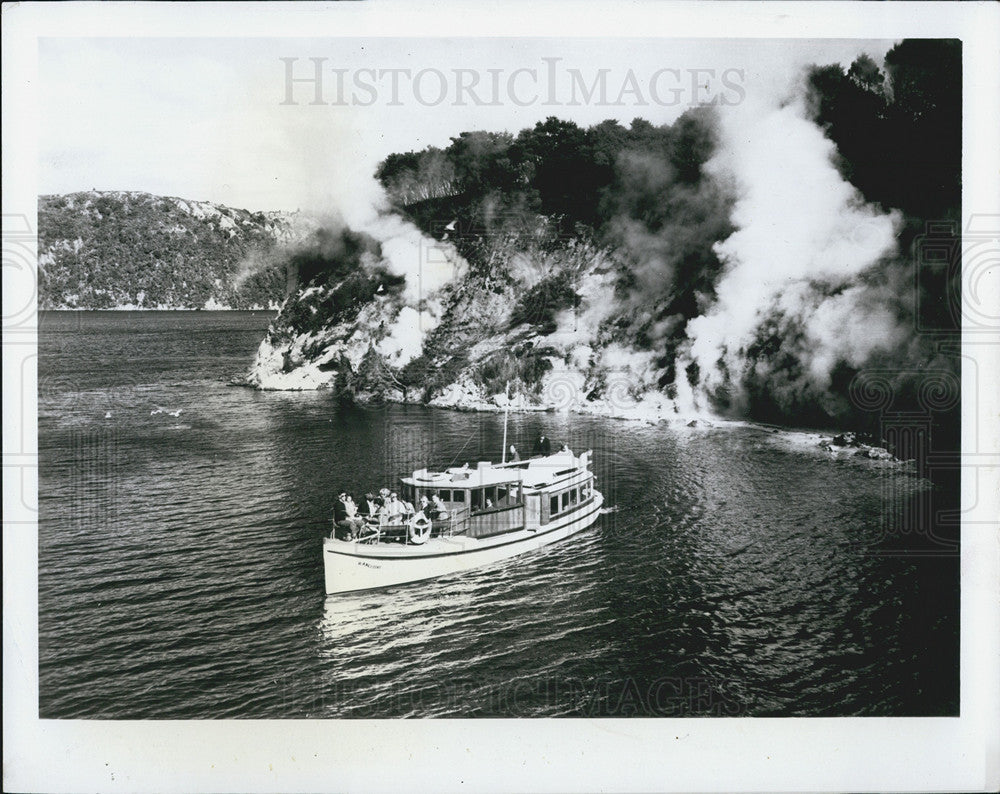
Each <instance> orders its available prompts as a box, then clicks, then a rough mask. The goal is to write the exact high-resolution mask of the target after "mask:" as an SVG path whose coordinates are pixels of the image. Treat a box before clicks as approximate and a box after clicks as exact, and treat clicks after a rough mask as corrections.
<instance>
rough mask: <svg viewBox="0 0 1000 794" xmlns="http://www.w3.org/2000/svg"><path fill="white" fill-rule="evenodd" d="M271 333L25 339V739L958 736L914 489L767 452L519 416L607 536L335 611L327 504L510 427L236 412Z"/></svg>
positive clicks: (100, 325)
mask: <svg viewBox="0 0 1000 794" xmlns="http://www.w3.org/2000/svg"><path fill="white" fill-rule="evenodd" d="M268 318H269V315H267V314H265V313H256V314H255V313H224V312H219V313H216V312H196V313H117V312H115V313H112V312H109V313H80V314H76V313H47V314H44V315H43V317H42V321H41V343H40V366H39V447H40V453H41V472H40V486H39V489H40V506H41V516H42V518H41V525H40V527H39V633H40V637H39V639H40V649H39V650H40V662H39V668H40V670H39V673H40V714H41V716H42V717H49V718H53V717H65V718H70V717H77V718H236V717H270V718H276V717H336V716H359V717H383V716H386V717H388V716H428V715H433V716H438V715H441V716H444V715H451V716H479V715H482V716H555V715H573V716H611V715H623V716H644V715H648V716H657V715H659V716H685V715H719V716H736V715H758V716H763V715H788V716H793V715H797V716H800V715H930V714H938V715H944V714H955V713H957V708H958V705H957V704H958V565H957V558H956V556H955V554H954V549H953V548H949V547H946V546H945V545H942V544H941V543H940V542H937V541H935V539H934V538H929V537H927V532H920V531H909V530H908V529H907V527H908V526H909V525H908V524H907V519H906V516H909V515H911V514H912V513H913V511H914V510H915V509H917V507H919V506H920V505H923V506H924V507H923V508H922V509H926V505H927V504H928V499H929V497H930V496H931V495H933V493H934V490H935V489H934V487H933V486H932V485H931V484H930V483H928V482H927V481H926V480H922V479H920V478H918V477H917V476H915V474H913V473H909V472H907V471H905V470H901V469H899V468H898V467H893V468H879V467H878V466H877V465H876V464H874V463H871V462H868V461H860V460H857V459H846V460H842V461H832V460H830V459H829V456H828V455H827V454H826V453H823V452H821V451H819V450H816V449H815V448H814V447H812V446H811V445H810V444H808V443H806V441H805V440H803V439H804V437H802V436H797V435H796V434H787V433H775V432H772V431H771V430H770V429H768V428H762V427H753V426H725V427H717V428H696V429H688V428H686V427H682V428H680V429H671V428H666V427H651V426H645V425H636V424H630V423H623V422H616V421H612V420H602V419H593V418H583V417H574V416H560V415H555V414H539V415H519V416H513V417H511V440H512V441H513V443H516V444H518V445H519V446H522V448H523V447H526V446H528V444H530V441H531V439H533V438H534V437H535V436H536V435H537V434H538V432H539V431H540V430H542V429H544V430H545V432H546V433H548V434H549V435H551V436H552V437H553V438H554V439H556V440H557V441H558V442H561V441H567V442H569V443H570V444H571V446H572V447H573V448H574V449H583V448H586V447H592V448H593V449H594V451H595V457H596V466H595V468H596V471H597V473H598V477H599V487H600V488H601V489H602V490H603V491H604V492H605V496H606V502H607V504H609V505H615V506H617V512H614V513H610V514H608V515H605V516H604V517H602V519H601V520H600V521H599V522H598V523H597V524H596V525H595V526H594V527H592V528H591V529H589V530H587V531H585V532H584V533H582V534H580V535H578V536H576V538H575V539H573V540H570V541H567V542H564V543H561V544H557V545H554V546H551V547H549V548H547V549H544V550H542V551H541V552H538V553H535V554H531V555H528V556H525V557H521V558H518V559H515V560H511V561H508V562H506V563H503V564H501V565H498V566H495V567H491V568H486V569H481V570H478V571H474V572H469V573H466V574H463V575H460V576H456V577H452V578H449V579H445V580H439V581H435V582H430V583H420V584H415V585H409V586H405V587H398V588H394V589H392V590H386V591H381V592H375V593H366V594H363V595H354V596H352V595H348V596H334V597H331V598H326V597H325V596H324V593H323V584H322V560H321V546H320V538H321V535H322V532H323V530H324V529H325V528H326V527H327V525H328V515H329V511H330V508H331V498H332V495H333V494H334V493H335V491H336V489H338V488H347V489H349V490H355V491H358V492H361V491H364V490H366V489H367V488H369V487H370V486H372V485H376V484H382V483H388V482H389V481H390V478H391V477H393V476H395V475H396V474H398V473H401V472H404V471H406V470H407V469H410V468H416V467H417V466H418V465H423V464H425V463H428V462H430V463H443V464H446V463H449V462H451V461H453V460H457V461H464V460H475V459H477V458H478V457H480V456H484V457H495V456H496V451H497V450H499V448H500V443H501V434H502V419H501V418H500V417H496V416H493V415H480V414H467V413H457V412H450V411H441V410H433V409H426V408H422V407H414V406H408V407H403V406H390V407H387V408H383V409H379V410H362V409H356V408H355V409H344V408H341V409H338V408H337V406H336V405H335V403H334V402H333V400H332V398H331V396H330V395H329V394H326V393H259V392H253V391H250V390H246V389H240V388H231V387H227V386H226V382H227V380H228V379H229V378H230V377H232V376H233V375H236V374H239V373H240V372H242V371H243V370H244V369H245V368H246V366H247V365H248V363H249V361H250V360H251V358H252V355H253V352H254V350H255V349H256V346H257V344H258V342H259V340H260V339H261V336H262V332H263V329H264V328H265V327H266V324H267V321H268ZM156 407H162V408H164V409H166V410H167V411H176V410H177V409H182V413H181V414H180V415H179V416H178V417H172V416H170V415H169V414H168V413H166V412H164V413H160V414H154V415H151V411H153V410H154V409H155V408H156ZM108 411H110V413H111V417H110V418H107V419H106V418H105V413H106V412H108ZM900 516H902V517H903V518H902V519H900Z"/></svg>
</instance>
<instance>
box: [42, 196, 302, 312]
mask: <svg viewBox="0 0 1000 794" xmlns="http://www.w3.org/2000/svg"><path fill="white" fill-rule="evenodd" d="M315 225H316V224H315V221H312V220H310V219H309V218H307V217H305V216H303V215H300V214H298V213H294V214H290V213H280V212H266V213H265V212H249V211H247V210H241V209H233V208H231V207H225V206H222V205H218V204H212V203H210V202H205V201H188V200H185V199H179V198H171V197H163V196H154V195H150V194H148V193H137V192H123V191H87V192H81V193H70V194H67V195H62V196H40V197H39V201H38V263H39V277H38V282H39V283H38V289H39V307H40V308H42V309H109V308H137V309H145V308H148V309H196V308H208V309H211V308H234V309H251V308H277V306H278V305H279V304H280V303H281V301H282V300H283V298H284V296H285V289H286V278H285V273H284V271H283V270H282V268H281V261H280V257H278V256H276V252H277V251H278V250H279V249H280V248H281V247H282V246H284V245H288V244H290V243H293V242H294V241H296V240H298V239H300V238H301V237H303V236H304V235H305V234H307V233H308V231H309V230H310V229H311V228H315Z"/></svg>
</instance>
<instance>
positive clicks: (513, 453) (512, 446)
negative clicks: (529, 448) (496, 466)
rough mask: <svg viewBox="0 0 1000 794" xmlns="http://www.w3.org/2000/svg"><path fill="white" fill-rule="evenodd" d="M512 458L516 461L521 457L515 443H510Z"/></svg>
mask: <svg viewBox="0 0 1000 794" xmlns="http://www.w3.org/2000/svg"><path fill="white" fill-rule="evenodd" d="M510 459H511V460H512V461H514V462H515V463H516V462H517V461H519V460H520V459H521V456H520V455H518V454H517V447H515V446H514V445H513V444H511V445H510Z"/></svg>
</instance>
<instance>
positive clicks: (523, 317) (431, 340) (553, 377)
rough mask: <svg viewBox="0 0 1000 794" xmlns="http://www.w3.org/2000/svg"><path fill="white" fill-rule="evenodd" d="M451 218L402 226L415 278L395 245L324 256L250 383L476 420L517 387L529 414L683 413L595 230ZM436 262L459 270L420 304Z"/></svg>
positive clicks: (342, 249)
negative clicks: (572, 231)
mask: <svg viewBox="0 0 1000 794" xmlns="http://www.w3.org/2000/svg"><path fill="white" fill-rule="evenodd" d="M417 209H419V208H417ZM437 209H438V211H440V210H441V209H442V207H441V206H438V208H437ZM447 209H448V210H450V211H454V212H456V214H457V215H458V216H459V217H456V218H454V219H453V222H452V223H442V224H437V225H436V224H434V223H428V222H426V219H422V218H421V217H420V213H419V211H417V212H413V213H410V218H409V221H412V222H413V224H417V223H419V224H420V226H421V228H422V231H417V229H416V227H415V225H411V223H410V222H405V223H404V222H402V221H400V220H399V219H398V217H397V218H396V219H395V220H394V221H393V222H392V224H397V225H398V224H402V225H404V226H405V227H406V228H407V229H408V230H409V232H410V233H411V234H415V235H418V236H419V239H420V245H419V246H417V247H416V248H417V249H419V250H414V249H413V248H411V250H410V253H411V255H412V256H413V257H414V258H413V259H412V260H411V261H410V263H409V264H410V270H411V272H410V273H409V278H407V275H406V274H405V273H404V272H403V271H404V270H405V269H406V267H407V264H406V263H403V264H400V263H398V262H397V263H391V262H389V261H388V259H387V255H386V250H387V249H389V248H391V247H392V246H393V244H394V240H393V239H392V238H390V239H388V240H386V239H383V240H381V241H379V240H376V239H374V238H370V239H368V240H366V241H365V244H364V245H362V246H360V249H358V248H355V249H352V250H346V249H348V248H350V246H346V245H344V244H343V242H339V243H338V244H337V245H336V246H334V247H335V248H337V254H338V255H339V258H330V259H327V260H323V257H322V256H320V257H318V258H319V259H320V260H323V261H322V264H321V265H320V266H319V267H318V268H317V269H316V270H315V272H314V271H313V270H310V271H308V272H304V271H303V268H302V267H301V266H300V267H299V268H298V271H299V286H298V287H297V289H296V290H295V291H294V292H293V293H292V294H291V295H290V296H289V299H288V301H287V302H286V303H285V304H284V306H283V308H282V310H281V312H280V313H279V315H278V316H277V317H276V318H275V320H274V321H273V323H272V325H271V328H270V330H269V332H268V334H267V337H266V338H265V339H264V340H263V342H262V343H261V346H260V349H259V350H258V353H257V358H256V361H255V362H254V365H253V367H252V368H251V371H250V373H249V375H248V378H247V382H248V383H249V384H250V385H252V386H255V387H257V388H262V389H326V388H329V389H334V390H336V391H337V393H338V395H339V396H341V397H344V398H347V399H351V400H357V401H365V402H367V401H378V400H390V401H405V402H422V403H427V404H430V405H436V406H442V407H455V408H464V409H469V410H499V409H500V408H502V407H503V406H504V405H505V404H506V400H507V398H506V396H505V390H506V388H507V386H508V384H509V389H510V392H509V393H510V399H511V401H512V405H513V406H514V407H517V408H518V409H520V410H526V409H527V410H531V409H537V410H545V409H552V408H556V409H567V410H577V411H584V412H594V413H600V414H605V415H620V416H641V417H643V418H650V419H663V418H669V417H672V416H674V414H675V409H674V404H673V401H672V399H671V398H670V396H669V395H668V394H667V393H665V392H663V391H661V390H660V389H659V387H658V380H659V378H661V377H662V375H663V369H662V368H661V367H658V366H657V363H656V356H655V355H654V354H653V353H652V352H651V351H648V350H647V351H643V350H640V349H637V348H636V346H635V344H634V340H633V339H631V338H628V335H627V333H626V332H625V331H624V330H623V328H624V326H625V325H626V323H624V322H623V320H625V319H626V318H625V317H624V316H623V314H624V312H626V311H629V309H628V306H627V304H623V303H622V302H621V301H620V300H617V299H616V298H615V289H616V284H617V283H618V281H619V280H620V278H621V276H622V268H623V265H622V264H621V263H619V262H617V261H616V260H615V259H614V257H613V254H612V253H611V252H610V251H609V250H607V249H604V248H601V247H600V246H598V245H597V244H595V243H594V242H592V241H591V240H590V239H589V238H588V237H587V235H585V234H584V235H581V236H575V237H567V236H565V235H564V234H560V233H559V232H558V229H557V228H556V226H555V224H554V223H553V222H552V221H550V220H549V219H547V218H546V217H545V216H541V215H536V216H533V217H532V218H531V220H530V223H529V225H528V226H527V227H526V226H525V224H524V219H523V218H522V219H520V223H519V225H518V227H517V228H516V229H511V228H502V227H501V228H495V229H491V230H484V229H478V230H477V229H474V228H470V229H469V230H468V231H465V232H463V231H462V226H463V220H462V218H461V214H462V208H461V207H460V206H449V207H447ZM392 224H391V225H392ZM435 226H437V229H435ZM447 227H450V229H449V230H447V231H441V228H447ZM339 234H341V235H351V234H353V233H351V232H346V231H341V232H339ZM316 247H317V245H316V243H314V244H313V246H312V248H311V249H310V248H309V246H308V245H307V246H306V248H305V249H300V251H299V254H298V255H297V256H298V258H299V259H300V260H302V261H308V262H315V261H316V259H317V256H316V255H315V249H316ZM319 247H322V245H320V246H319ZM327 247H328V248H329V246H327ZM331 253H332V252H331ZM463 255H464V256H463ZM436 260H440V261H448V262H449V263H450V264H449V267H448V269H449V271H450V273H451V275H452V277H451V278H447V279H444V280H442V282H441V283H440V285H439V286H438V287H437V288H434V289H429V290H426V291H425V292H424V293H422V294H418V295H412V294H410V295H408V294H407V291H408V290H407V285H411V286H412V284H413V282H414V281H416V282H418V283H419V282H421V281H423V283H425V284H426V282H427V279H426V278H424V279H423V280H421V279H420V278H419V277H420V276H426V270H427V267H428V262H429V261H436ZM293 269H295V268H293ZM394 274H398V275H394ZM414 275H416V276H417V278H414Z"/></svg>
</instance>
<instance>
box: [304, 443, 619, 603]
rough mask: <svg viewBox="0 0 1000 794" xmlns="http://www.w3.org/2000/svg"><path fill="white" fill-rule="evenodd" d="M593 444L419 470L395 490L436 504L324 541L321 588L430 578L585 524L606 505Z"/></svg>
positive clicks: (408, 497) (520, 550)
mask: <svg viewBox="0 0 1000 794" xmlns="http://www.w3.org/2000/svg"><path fill="white" fill-rule="evenodd" d="M591 454H592V452H590V451H588V452H584V453H582V454H581V455H578V456H577V455H574V454H573V453H572V452H571V451H569V450H563V451H562V452H557V453H555V454H552V455H544V456H539V457H534V458H528V459H526V460H519V461H511V462H509V463H498V464H494V463H490V462H489V461H482V462H480V463H478V464H477V465H476V467H475V468H472V467H470V466H468V465H466V466H463V467H461V468H448V469H445V470H444V471H428V470H427V469H420V470H418V471H415V472H413V474H412V475H411V476H409V477H403V478H402V479H401V489H400V495H401V496H402V499H403V501H404V502H409V503H410V504H412V505H414V506H416V505H419V504H420V503H421V497H426V498H427V499H428V500H432V499H433V497H435V496H436V497H437V499H436V500H434V504H435V509H428V508H425V509H423V510H421V509H419V508H418V509H417V510H416V511H415V512H414V513H412V514H411V515H404V516H399V515H397V516H393V517H390V518H387V517H386V516H382V517H381V518H371V519H369V520H368V522H367V523H365V525H364V526H363V527H362V528H361V529H360V530H359V531H358V532H357V534H356V536H355V537H354V538H353V539H340V538H338V537H336V535H337V529H336V527H335V528H334V532H333V533H331V536H330V537H327V538H324V540H323V568H324V575H325V580H326V592H327V594H328V595H332V594H334V593H347V592H352V591H356V590H369V589H373V588H377V587H387V586H389V585H397V584H403V583H405V582H416V581H419V580H422V579H433V578H436V577H439V576H445V575H448V574H454V573H458V572H460V571H465V570H468V569H470V568H476V567H479V566H482V565H488V564H490V563H493V562H497V561H498V560H504V559H507V558H509V557H514V556H516V555H518V554H523V553H524V552H527V551H531V550H533V549H537V548H540V547H541V546H546V545H548V544H550V543H555V542H556V541H559V540H562V539H563V538H566V537H569V536H570V535H572V534H574V533H576V532H579V531H580V530H582V529H585V528H586V527H589V526H590V525H591V524H593V523H594V522H595V521H596V520H597V517H598V515H599V514H600V512H601V507H602V505H603V504H604V497H603V496H602V495H601V494H600V492H598V491H597V490H596V489H595V488H594V474H593V472H591V471H590V458H591Z"/></svg>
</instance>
